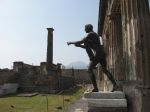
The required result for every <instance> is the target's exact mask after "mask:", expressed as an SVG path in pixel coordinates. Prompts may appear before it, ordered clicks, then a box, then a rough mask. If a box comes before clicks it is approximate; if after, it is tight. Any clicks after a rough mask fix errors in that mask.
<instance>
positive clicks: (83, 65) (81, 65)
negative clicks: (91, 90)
mask: <svg viewBox="0 0 150 112" xmlns="http://www.w3.org/2000/svg"><path fill="white" fill-rule="evenodd" d="M87 66H88V64H87V63H84V62H82V61H77V62H72V63H70V64H69V65H67V66H66V68H74V69H87Z"/></svg>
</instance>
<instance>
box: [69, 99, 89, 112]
mask: <svg viewBox="0 0 150 112" xmlns="http://www.w3.org/2000/svg"><path fill="white" fill-rule="evenodd" d="M68 112H88V104H87V102H86V101H84V100H83V99H82V98H80V99H79V100H77V101H76V102H75V103H73V104H72V105H71V106H70V107H69V110H68Z"/></svg>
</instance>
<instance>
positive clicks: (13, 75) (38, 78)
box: [0, 28, 74, 93]
mask: <svg viewBox="0 0 150 112" xmlns="http://www.w3.org/2000/svg"><path fill="white" fill-rule="evenodd" d="M47 30H48V39H47V43H48V44H47V61H46V62H41V64H40V66H33V65H29V64H25V63H23V62H22V61H18V62H14V63H13V69H12V70H0V78H1V80H0V85H3V84H6V83H17V84H18V85H19V88H18V91H20V92H48V93H56V92H58V91H61V90H63V89H68V88H70V87H73V86H74V77H73V75H72V71H69V72H67V73H68V75H67V76H66V75H64V74H63V72H62V69H61V64H59V63H58V64H54V63H53V31H54V29H53V28H47Z"/></svg>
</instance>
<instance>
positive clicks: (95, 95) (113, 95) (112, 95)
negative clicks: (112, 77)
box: [84, 91, 125, 99]
mask: <svg viewBox="0 0 150 112" xmlns="http://www.w3.org/2000/svg"><path fill="white" fill-rule="evenodd" d="M84 98H85V99H90V98H92V99H125V94H124V93H123V92H122V91H115V92H108V91H107V92H103V91H100V92H92V93H89V92H85V93H84Z"/></svg>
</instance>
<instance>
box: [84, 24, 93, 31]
mask: <svg viewBox="0 0 150 112" xmlns="http://www.w3.org/2000/svg"><path fill="white" fill-rule="evenodd" d="M91 31H93V25H91V24H86V25H85V32H86V33H89V32H91Z"/></svg>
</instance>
